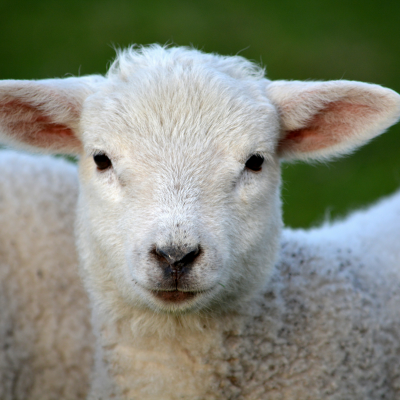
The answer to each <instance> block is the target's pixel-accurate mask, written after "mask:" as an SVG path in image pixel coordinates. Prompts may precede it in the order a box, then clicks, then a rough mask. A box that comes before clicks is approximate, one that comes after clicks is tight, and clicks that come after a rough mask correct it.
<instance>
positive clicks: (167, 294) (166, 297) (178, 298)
mask: <svg viewBox="0 0 400 400" xmlns="http://www.w3.org/2000/svg"><path fill="white" fill-rule="evenodd" d="M152 293H153V294H154V296H155V297H157V298H158V299H160V300H163V301H165V302H168V303H182V302H184V301H187V300H190V299H193V298H194V297H195V296H197V294H198V293H199V292H182V291H181V290H168V291H167V290H153V291H152Z"/></svg>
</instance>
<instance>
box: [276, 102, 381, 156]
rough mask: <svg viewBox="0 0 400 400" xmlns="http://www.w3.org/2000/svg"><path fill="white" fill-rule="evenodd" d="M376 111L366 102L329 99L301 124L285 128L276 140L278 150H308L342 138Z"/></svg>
mask: <svg viewBox="0 0 400 400" xmlns="http://www.w3.org/2000/svg"><path fill="white" fill-rule="evenodd" d="M377 114H379V110H378V109H377V108H375V107H372V106H370V105H365V104H354V103H349V102H346V101H337V102H333V103H329V104H327V105H326V106H325V107H324V108H323V109H321V110H320V111H319V112H318V113H317V114H316V115H314V116H313V117H312V118H311V119H310V120H309V121H308V122H307V125H306V126H305V127H303V128H300V129H296V130H292V131H288V132H287V134H286V136H285V137H284V138H283V139H282V140H281V141H280V142H279V147H278V149H279V152H281V153H283V152H302V153H308V152H314V151H317V150H320V149H323V148H325V147H329V146H333V145H336V144H338V143H340V142H344V141H346V140H347V139H350V138H351V137H352V136H353V135H354V134H357V132H358V131H359V129H360V127H362V126H365V124H367V123H368V122H369V121H370V120H372V118H373V117H376V115H377ZM371 117H372V118H371Z"/></svg>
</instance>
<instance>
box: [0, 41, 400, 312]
mask: <svg viewBox="0 0 400 400" xmlns="http://www.w3.org/2000/svg"><path fill="white" fill-rule="evenodd" d="M0 113H1V120H2V131H3V138H4V139H5V140H8V141H11V142H18V143H20V144H21V143H22V144H24V145H26V146H28V147H32V146H33V147H39V148H41V149H49V150H52V151H54V152H60V151H62V152H70V153H74V154H78V155H79V157H80V161H79V170H80V182H81V193H80V198H79V205H78V219H77V220H78V222H77V243H78V248H79V253H80V257H81V264H82V273H83V276H84V279H85V281H86V285H87V287H88V288H89V291H90V293H92V296H93V300H94V301H96V302H98V303H99V304H101V305H102V306H103V307H105V308H108V309H110V310H111V309H112V310H113V312H115V309H116V308H118V309H119V310H120V313H124V312H126V310H129V309H130V308H131V307H135V308H143V309H146V308H150V309H153V310H155V311H159V312H173V313H182V312H190V311H201V310H203V311H205V312H207V313H208V312H212V311H223V310H228V309H230V308H237V306H238V304H239V303H241V304H243V303H245V302H246V299H248V298H250V297H251V296H252V295H253V294H254V292H255V291H257V289H259V288H260V286H262V285H263V284H264V283H265V281H266V279H267V278H268V274H269V273H270V271H271V269H272V266H273V264H274V262H275V258H276V254H277V248H278V241H279V232H280V228H281V215H280V201H279V182H280V168H279V163H280V160H281V159H284V158H287V159H288V158H289V159H296V158H302V159H316V158H327V157H330V156H335V155H339V154H343V153H346V152H348V151H351V150H352V149H354V148H355V147H356V146H358V145H360V144H362V143H364V142H365V141H367V140H368V139H370V138H371V137H373V136H375V135H377V134H379V133H381V132H383V131H384V130H385V129H386V128H387V127H389V126H390V125H391V124H393V123H394V122H395V121H396V120H397V118H398V117H399V115H400V100H399V96H398V95H397V94H396V93H394V92H393V91H391V90H389V89H384V88H382V87H380V86H376V85H368V84H362V83H357V82H346V81H336V82H326V83H319V82H315V83H313V82H306V83H304V82H283V81H282V82H270V81H268V80H266V79H265V78H264V77H263V71H262V70H261V69H260V68H258V67H256V66H254V65H253V64H251V63H250V62H248V61H246V60H244V59H242V58H240V57H221V56H217V55H206V54H203V53H201V52H198V51H195V50H188V49H182V48H169V49H166V48H162V47H160V46H153V47H150V48H145V49H141V50H139V51H135V50H132V49H130V50H128V51H125V52H122V53H121V54H120V55H119V57H118V59H117V61H116V62H115V63H114V64H113V65H112V67H111V69H110V71H109V73H108V75H107V76H106V77H105V78H103V77H83V78H68V79H60V80H46V81H37V82H27V81H25V82H24V81H22V82H18V81H5V82H4V83H3V84H2V86H1V87H0Z"/></svg>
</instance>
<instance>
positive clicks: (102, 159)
mask: <svg viewBox="0 0 400 400" xmlns="http://www.w3.org/2000/svg"><path fill="white" fill-rule="evenodd" d="M93 160H94V162H95V163H96V165H97V168H98V169H99V170H100V171H103V170H105V169H107V168H110V167H111V165H112V164H111V160H110V159H109V158H108V157H107V156H106V155H105V154H96V155H94V156H93Z"/></svg>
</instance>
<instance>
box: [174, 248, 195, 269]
mask: <svg viewBox="0 0 400 400" xmlns="http://www.w3.org/2000/svg"><path fill="white" fill-rule="evenodd" d="M199 253H200V247H197V248H196V249H195V250H192V251H191V252H190V253H188V254H186V255H185V256H184V257H183V258H181V259H180V260H178V261H175V264H182V265H188V264H191V263H192V262H193V261H194V260H195V259H196V258H197V256H198V255H199Z"/></svg>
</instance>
